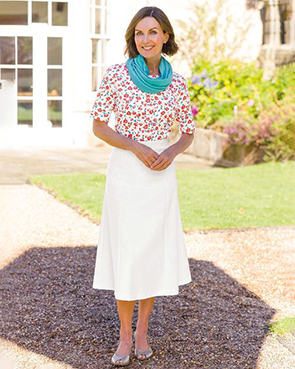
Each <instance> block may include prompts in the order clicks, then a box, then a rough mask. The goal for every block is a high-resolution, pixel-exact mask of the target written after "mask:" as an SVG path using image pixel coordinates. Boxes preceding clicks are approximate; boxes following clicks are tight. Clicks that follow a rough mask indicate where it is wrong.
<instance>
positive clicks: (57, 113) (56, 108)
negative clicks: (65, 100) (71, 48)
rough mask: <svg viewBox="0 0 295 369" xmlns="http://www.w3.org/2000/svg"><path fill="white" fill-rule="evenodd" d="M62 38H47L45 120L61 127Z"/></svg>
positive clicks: (53, 125)
mask: <svg viewBox="0 0 295 369" xmlns="http://www.w3.org/2000/svg"><path fill="white" fill-rule="evenodd" d="M62 46H63V45H62V38H61V37H48V38H47V64H48V67H47V96H48V100H47V119H48V120H49V121H50V122H51V124H52V127H62V95H63V93H62V77H63V69H62Z"/></svg>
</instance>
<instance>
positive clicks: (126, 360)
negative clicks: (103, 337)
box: [112, 353, 130, 366]
mask: <svg viewBox="0 0 295 369" xmlns="http://www.w3.org/2000/svg"><path fill="white" fill-rule="evenodd" d="M119 360H122V363H117V361H119ZM129 362H130V355H125V356H120V355H116V353H114V355H113V357H112V363H113V364H114V365H115V366H126V365H128V364H129Z"/></svg>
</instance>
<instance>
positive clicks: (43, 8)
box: [32, 1, 48, 23]
mask: <svg viewBox="0 0 295 369" xmlns="http://www.w3.org/2000/svg"><path fill="white" fill-rule="evenodd" d="M32 22H34V23H48V2H47V1H43V2H40V1H33V2H32Z"/></svg>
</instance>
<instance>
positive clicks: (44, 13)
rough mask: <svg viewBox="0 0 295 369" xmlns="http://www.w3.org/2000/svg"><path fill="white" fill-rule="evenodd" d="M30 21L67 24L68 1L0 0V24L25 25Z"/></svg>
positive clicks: (58, 24) (56, 24) (59, 24)
mask: <svg viewBox="0 0 295 369" xmlns="http://www.w3.org/2000/svg"><path fill="white" fill-rule="evenodd" d="M49 6H50V8H49ZM29 10H30V12H29ZM49 15H50V18H49ZM32 23H46V24H48V25H49V26H67V25H68V2H67V1H59V2H56V1H52V2H51V1H50V2H49V1H31V0H29V1H2V0H0V25H26V26H27V25H31V24H32Z"/></svg>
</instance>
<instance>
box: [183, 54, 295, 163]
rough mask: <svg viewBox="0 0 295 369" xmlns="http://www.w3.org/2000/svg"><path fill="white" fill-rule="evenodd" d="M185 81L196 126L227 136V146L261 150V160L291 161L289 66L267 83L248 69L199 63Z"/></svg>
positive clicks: (292, 85)
mask: <svg viewBox="0 0 295 369" xmlns="http://www.w3.org/2000/svg"><path fill="white" fill-rule="evenodd" d="M192 72H193V74H192V77H191V79H190V80H189V81H188V85H189V90H190V97H191V101H192V103H193V114H194V115H195V116H196V117H197V122H196V123H197V126H201V127H204V128H212V129H215V130H218V131H220V132H224V133H227V134H228V139H227V140H225V142H224V145H227V144H244V145H250V144H253V145H254V146H257V147H260V148H262V149H264V150H265V160H266V161H269V160H285V159H291V160H293V159H295V63H293V64H291V65H288V66H283V67H279V68H277V70H276V72H275V74H274V76H273V78H272V79H271V80H265V79H263V69H261V68H258V67H256V66H255V64H254V63H248V64H245V63H241V62H238V61H234V60H226V61H220V62H217V63H211V62H209V61H206V60H202V61H199V62H198V63H197V66H196V67H194V68H193V70H192Z"/></svg>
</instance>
